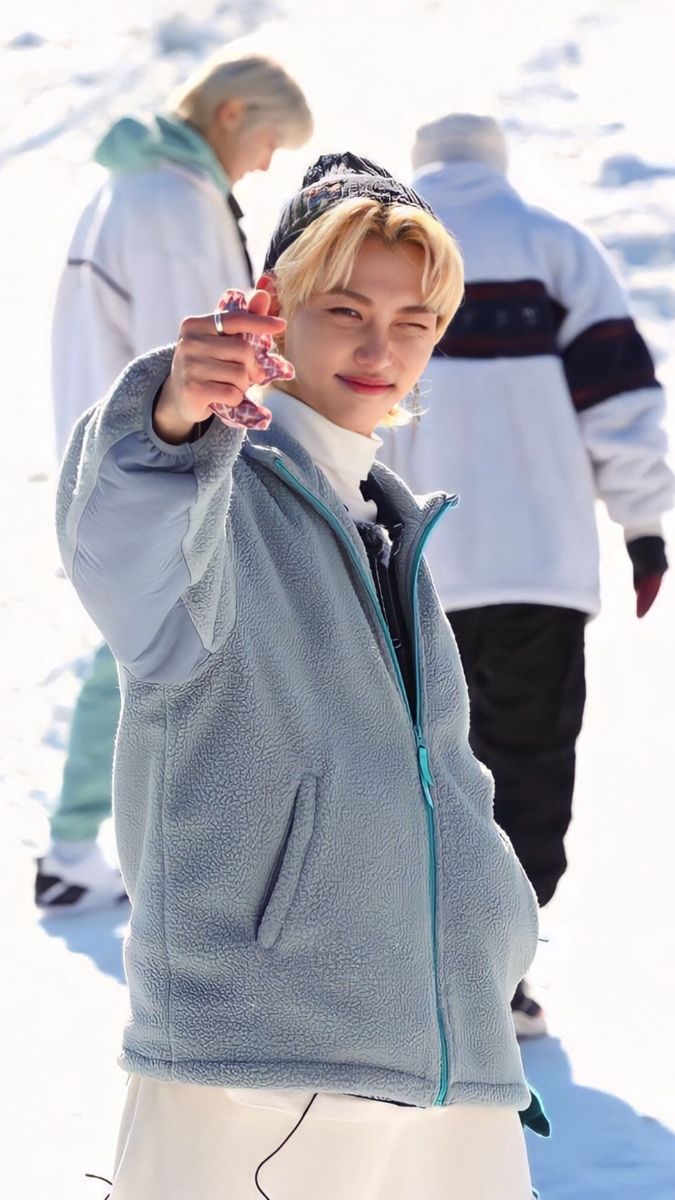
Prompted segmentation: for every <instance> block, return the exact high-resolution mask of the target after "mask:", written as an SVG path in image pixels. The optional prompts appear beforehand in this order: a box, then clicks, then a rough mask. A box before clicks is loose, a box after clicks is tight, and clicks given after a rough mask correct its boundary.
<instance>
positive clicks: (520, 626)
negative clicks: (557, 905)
mask: <svg viewBox="0 0 675 1200" xmlns="http://www.w3.org/2000/svg"><path fill="white" fill-rule="evenodd" d="M448 619H449V621H450V624H451V625H452V628H453V631H454V634H455V637H456V639H457V645H458V648H459V653H460V656H461V659H462V664H463V666H464V671H465V674H466V680H467V684H468V688H469V697H470V700H471V734H470V740H471V747H472V749H473V752H474V754H475V755H476V757H477V758H478V759H480V761H481V762H483V763H485V765H486V766H487V767H489V769H490V770H491V771H492V774H493V775H494V778H495V820H496V821H497V823H498V824H499V825H501V827H502V829H504V830H505V831H506V833H507V834H508V836H509V837H510V839H511V841H512V842H513V846H514V849H515V851H516V854H517V855H518V857H519V859H520V861H521V863H522V864H523V867H524V868H525V871H526V873H527V875H528V877H529V879H530V881H531V883H532V886H533V887H534V890H535V892H536V893H537V897H538V900H539V903H540V904H546V903H547V901H549V900H550V899H551V896H552V895H553V893H554V892H555V889H556V886H557V884H558V880H559V879H560V878H561V876H562V875H563V873H564V871H565V867H566V866H567V859H566V857H565V848H564V845H563V841H564V837H565V833H566V832H567V827H568V825H569V823H570V818H571V815H572V793H573V790H574V769H575V744H576V739H577V737H578V735H579V731H580V729H581V722H582V718H583V712H584V703H585V700H586V683H585V677H584V628H585V624H586V620H587V616H586V614H585V613H581V612H576V611H574V610H573V609H569V608H553V607H550V606H548V605H543V604H495V605H489V606H487V607H485V608H472V609H464V610H462V611H460V612H451V613H448Z"/></svg>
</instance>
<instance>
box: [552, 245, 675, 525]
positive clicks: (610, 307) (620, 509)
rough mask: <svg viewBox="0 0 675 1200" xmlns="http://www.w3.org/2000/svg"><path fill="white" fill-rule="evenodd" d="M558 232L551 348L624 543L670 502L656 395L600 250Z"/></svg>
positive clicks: (656, 521)
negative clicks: (555, 347)
mask: <svg viewBox="0 0 675 1200" xmlns="http://www.w3.org/2000/svg"><path fill="white" fill-rule="evenodd" d="M563 228H564V230H565V235H564V236H563V237H561V238H560V239H559V241H558V250H557V251H556V254H557V257H558V261H557V269H556V278H555V280H554V293H555V297H556V300H558V302H559V303H560V305H561V306H562V312H563V316H562V324H561V326H560V332H559V345H560V350H561V354H562V361H563V366H564V370H565V375H566V378H567V384H568V387H569V390H570V395H571V397H572V402H573V404H574V407H575V409H576V411H577V414H578V419H579V426H580V429H581V434H582V437H583V439H584V443H585V445H586V449H587V451H588V454H589V456H590V459H591V462H592V465H593V471H594V476H595V484H596V490H597V494H598V496H599V497H600V499H602V500H603V501H604V502H605V504H606V506H607V510H608V512H609V515H610V517H611V518H612V520H613V521H616V522H617V523H618V524H620V525H622V526H623V527H624V530H625V531H626V537H627V539H630V538H631V537H636V536H640V535H642V534H645V535H646V534H657V533H659V531H660V527H661V515H662V514H663V513H664V512H665V511H666V510H667V509H669V508H670V507H671V505H672V502H673V476H672V473H671V471H670V468H669V466H668V463H667V458H666V455H667V441H666V434H665V430H664V427H663V416H664V410H665V402H664V395H663V391H662V389H661V387H660V385H659V383H658V380H657V379H656V375H655V371H654V363H653V361H652V357H651V354H650V352H649V350H648V348H647V346H646V344H645V342H644V339H643V338H642V336H641V334H640V333H639V331H638V329H637V328H636V325H635V322H634V320H633V318H632V316H631V314H630V311H629V307H628V302H627V299H626V295H625V293H624V290H623V288H622V286H621V284H620V282H619V280H618V278H617V276H616V274H615V272H614V270H613V268H612V266H611V264H610V261H609V258H608V256H607V254H606V252H605V251H604V250H603V248H602V247H601V246H600V245H599V244H598V243H597V242H596V241H595V240H594V239H593V238H591V237H590V236H589V235H588V234H586V233H584V232H582V231H581V230H579V229H576V228H574V227H573V226H564V227H563Z"/></svg>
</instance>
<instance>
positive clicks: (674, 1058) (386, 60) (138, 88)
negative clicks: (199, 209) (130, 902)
mask: <svg viewBox="0 0 675 1200" xmlns="http://www.w3.org/2000/svg"><path fill="white" fill-rule="evenodd" d="M242 35H246V36H247V39H248V40H249V41H250V42H251V44H253V45H255V46H261V47H263V48H265V49H271V50H273V52H275V53H276V54H277V55H278V56H279V57H281V58H283V59H284V61H285V62H287V63H288V65H289V66H290V67H291V69H292V70H294V71H295V72H296V74H297V75H298V77H299V78H300V80H301V81H302V83H303V85H304V86H305V88H306V90H307V93H308V95H309V96H310V99H311V101H312V103H313V107H314V110H315V114H316V117H317V134H316V136H315V138H314V141H313V143H312V145H311V146H310V147H308V148H305V149H304V150H301V151H299V152H296V153H292V154H291V153H286V154H281V155H279V156H278V161H276V162H275V165H274V167H273V169H272V171H271V172H270V173H269V175H268V176H266V177H258V178H256V177H254V178H252V179H249V180H247V181H245V183H244V185H242V187H241V188H240V189H239V196H240V199H241V202H242V204H243V206H244V208H245V209H246V212H247V224H248V230H249V235H250V241H251V245H252V248H253V251H254V254H255V256H256V260H257V262H258V263H260V261H261V256H262V251H263V248H264V245H265V241H266V237H267V234H268V232H269V230H270V227H271V224H272V221H273V219H274V215H275V212H276V209H277V207H278V205H279V203H280V201H281V200H282V199H283V198H284V196H285V195H286V194H287V193H288V192H289V191H290V190H291V189H292V188H293V186H294V185H295V184H296V182H297V181H298V179H299V177H300V174H301V172H302V169H303V167H304V165H305V164H306V162H308V161H310V160H311V158H312V157H313V156H314V154H315V152H318V151H321V150H325V149H339V148H342V147H345V146H349V147H351V148H353V149H355V150H357V151H360V152H363V153H367V154H369V155H370V156H371V157H374V158H379V159H380V160H381V161H382V162H384V163H385V164H386V165H388V166H390V169H392V170H395V171H398V172H400V173H401V174H406V173H407V169H408V158H407V155H408V147H409V144H410V139H411V136H412V133H413V130H414V128H415V126H416V125H417V124H418V123H419V122H420V121H421V120H424V119H425V118H426V117H428V116H431V115H434V114H437V113H438V112H440V111H441V110H449V109H452V108H455V109H462V108H463V109H470V108H474V109H477V110H482V111H485V110H488V109H490V110H492V111H494V112H495V113H496V114H498V115H499V116H501V118H502V119H503V120H504V121H505V122H506V125H507V128H508V131H509V134H510V139H511V146H512V178H513V180H514V182H515V183H516V184H517V185H520V186H522V187H524V188H527V190H528V192H529V194H530V196H531V197H532V198H534V199H536V200H538V201H540V202H543V203H548V204H551V205H552V206H555V207H556V208H557V209H558V210H559V211H561V212H562V213H564V214H567V215H570V216H572V217H575V218H578V219H582V220H585V221H586V222H588V223H589V224H590V225H591V226H592V228H593V229H594V230H595V231H596V233H598V235H599V236H600V237H601V238H602V239H603V240H604V242H605V244H606V245H607V246H608V247H609V248H610V250H611V252H612V253H613V255H614V256H615V258H616V261H617V263H618V264H619V266H620V268H621V269H622V270H623V271H624V273H625V275H626V278H627V280H628V283H629V286H630V289H631V292H632V295H633V299H634V302H635V305H636V308H637V311H638V314H639V316H640V318H641V321H642V326H643V329H644V330H645V332H646V334H647V336H648V338H649V340H650V343H651V345H652V348H653V349H654V351H655V353H656V355H657V358H658V362H659V370H660V375H661V378H662V380H663V382H664V383H666V384H667V385H669V386H670V390H671V395H673V394H675V354H674V352H673V339H672V333H671V330H672V321H673V317H675V276H674V271H673V269H674V265H675V149H674V148H673V140H672V118H671V116H670V112H671V111H672V104H673V94H672V83H671V79H672V66H671V59H672V46H673V36H674V35H675V7H674V6H673V4H672V0H590V2H587V3H581V2H580V0H557V3H556V4H555V5H552V4H551V5H545V4H541V2H540V0H536V2H535V0H511V3H510V4H504V3H503V2H502V0H475V2H474V4H472V5H470V6H467V5H460V4H459V3H456V2H453V0H406V2H405V3H399V2H398V0H388V2H387V3H380V2H379V0H342V2H341V3H340V5H339V6H335V8H333V6H329V5H321V4H317V3H316V2H315V0H287V2H286V3H284V0H192V3H191V4H190V5H189V6H185V8H184V10H183V11H181V10H180V9H179V8H178V6H177V5H174V4H172V3H171V2H170V0H156V2H155V3H152V2H151V0H146V2H145V3H143V2H142V0H133V2H131V0H116V3H115V5H114V6H113V5H112V4H111V5H104V6H102V5H92V4H88V3H85V2H84V0H82V2H80V0H52V3H51V4H50V5H49V6H47V5H46V4H43V3H38V2H37V0H35V2H31V0H27V2H26V3H24V4H21V5H19V4H18V3H16V0H14V2H13V3H12V4H10V5H9V6H7V5H5V6H4V13H3V16H2V17H0V99H1V101H2V111H3V114H4V120H3V123H2V130H1V132H0V167H1V172H0V200H1V204H2V208H1V211H2V223H1V225H0V259H1V261H2V263H3V268H4V271H3V275H4V279H5V283H4V286H3V291H2V298H1V300H0V330H1V331H2V338H3V349H2V369H3V377H2V384H1V385H0V388H1V390H0V395H1V397H2V410H3V417H4V434H5V436H4V438H3V440H2V448H1V450H0V454H1V456H2V459H1V464H2V470H1V474H0V480H1V486H2V489H3V495H2V512H3V522H2V527H3V538H4V544H3V551H2V569H3V585H2V592H1V596H0V605H1V609H0V611H1V613H2V622H1V626H0V629H1V633H0V636H1V637H2V644H1V645H0V654H1V659H0V661H2V664H3V667H4V676H5V678H6V680H7V689H6V691H5V692H4V695H3V705H4V708H3V713H2V731H3V732H2V751H1V753H2V766H1V768H0V786H1V788H2V792H1V795H0V881H1V883H0V888H1V889H2V890H1V893H0V913H1V914H2V918H1V922H0V961H1V962H2V971H3V974H2V984H1V985H0V1037H1V1038H2V1047H3V1053H2V1062H3V1067H4V1072H3V1074H4V1079H3V1084H4V1086H3V1087H2V1088H1V1089H0V1162H1V1163H2V1167H1V1173H0V1178H1V1179H2V1194H3V1195H6V1196H8V1197H12V1200H14V1198H15V1197H17V1198H18V1197H21V1198H22V1200H24V1198H25V1200H52V1198H54V1200H80V1197H82V1200H86V1198H87V1197H88V1198H89V1200H99V1198H100V1197H101V1196H103V1195H104V1194H105V1191H106V1189H105V1187H104V1185H103V1184H100V1183H96V1182H95V1181H91V1180H85V1179H84V1172H85V1171H91V1172H96V1173H99V1174H101V1175H108V1174H109V1173H110V1165H111V1157H112V1149H113V1143H114V1134H115V1126H116V1123H117V1118H118V1113H119V1109H120V1105H121V1103H122V1100H123V1090H124V1080H123V1078H122V1077H121V1075H120V1073H119V1071H118V1069H117V1068H116V1066H115V1063H114V1058H115V1053H116V1049H117V1044H118V1038H119V1029H120V1023H121V1021H122V1019H123V1017H124V1011H125V998H124V988H123V983H122V976H121V965H120V950H121V938H122V936H123V932H124V930H123V924H124V922H123V918H122V917H120V916H119V915H115V914H103V915H98V916H90V917H88V918H87V917H82V918H80V919H74V920H71V921H66V920H65V919H61V921H55V922H52V924H51V925H50V926H49V927H47V926H46V925H43V924H41V923H40V922H39V921H38V920H37V919H36V915H35V911H34V909H33V906H32V901H31V888H32V870H33V869H32V856H33V854H34V852H35V849H36V847H38V846H39V845H40V843H41V842H42V840H43V839H44V837H45V834H46V815H45V814H46V811H47V808H48V806H49V804H50V803H51V802H52V801H53V799H54V797H55V795H56V793H57V790H58V783H59V774H60V770H61V768H62V763H63V747H64V738H65V736H66V732H67V723H68V716H69V712H70V709H71V706H72V702H73V698H74V696H75V693H76V690H77V684H78V677H79V675H80V674H81V672H82V670H83V667H84V664H85V662H86V656H87V653H88V651H89V650H90V648H91V646H92V645H93V644H94V642H95V636H96V635H95V632H94V630H93V629H92V628H91V626H90V624H89V622H88V621H87V619H86V618H85V617H84V616H83V614H82V612H81V610H80V609H79V606H78V604H77V602H76V600H75V599H74V596H73V594H72V592H71V590H70V587H69V585H68V584H67V583H66V582H65V581H64V580H63V578H62V577H61V576H60V575H59V573H58V570H57V566H58V563H57V555H56V548H55V543H54V537H53V533H52V515H51V514H52V506H53V491H54V475H55V469H54V464H53V461H52V450H51V426H50V415H49V397H48V339H49V322H50V314H51V305H52V302H53V295H54V289H55V285H56V279H57V275H58V271H59V268H60V264H61V262H62V259H63V256H64V253H65V249H66V246H67V241H68V238H69V236H70V232H71V229H72V226H73V223H74V221H75V218H76V216H77V215H78V212H79V209H80V207H81V205H82V203H83V201H84V199H85V198H86V196H87V195H88V193H89V192H90V190H91V189H92V188H93V186H94V185H95V183H96V181H97V179H98V174H97V168H95V167H92V166H91V165H90V164H89V163H88V158H89V154H90V151H91V148H92V145H93V143H94V141H95V139H96V138H97V137H98V136H99V135H100V134H101V133H102V132H103V131H104V129H105V128H106V127H107V125H108V123H109V122H110V120H111V119H112V118H114V117H116V116H118V115H121V114H122V113H124V112H128V111H136V110H138V109H139V108H143V107H152V106H155V105H157V104H159V103H160V102H161V100H162V98H163V96H164V95H165V94H166V93H167V91H168V90H169V88H170V87H171V86H172V84H173V83H174V82H177V81H178V80H179V79H181V78H182V77H183V76H184V75H185V74H186V73H187V71H188V70H189V69H190V68H191V67H192V65H193V64H194V63H195V62H197V61H198V59H199V58H200V57H201V56H202V55H203V54H204V53H205V52H207V51H209V50H211V49H213V48H215V47H216V46H217V45H219V44H220V43H221V42H223V41H225V40H229V39H231V38H234V37H239V36H242ZM671 425H672V418H671ZM669 532H670V535H671V546H675V536H673V535H674V534H675V524H674V523H673V521H672V520H671V521H670V522H669ZM602 546H603V563H602V570H603V591H604V610H603V613H602V615H601V617H600V618H599V619H598V620H597V621H596V622H594V624H593V625H592V627H591V628H590V630H589V636H588V642H589V656H588V676H589V706H588V713H587V718H586V723H585V728H584V732H583V735H582V738H581V743H580V756H579V758H580V761H579V783H578V792H577V802H576V819H575V821H574V825H573V828H572V831H571V834H570V838H569V857H570V870H569V872H568V874H567V876H566V877H565V879H564V881H563V883H562V885H561V887H560V889H559V894H558V896H557V897H556V899H555V901H554V902H553V903H552V904H551V906H550V907H549V909H548V910H547V911H546V913H545V917H544V933H545V935H546V936H547V938H548V941H547V942H545V943H543V944H542V948H541V954H540V960H539V962H538V965H537V982H538V985H539V988H540V992H541V995H542V997H543V999H544V1001H545V1003H546V1006H547V1009H548V1012H549V1014H550V1024H551V1028H552V1032H553V1036H552V1037H551V1038H549V1039H547V1040H544V1041H541V1042H539V1043H537V1044H533V1045H531V1046H530V1047H528V1048H527V1050H526V1063H527V1068H528V1071H529V1073H530V1076H531V1078H532V1081H533V1082H534V1083H535V1084H536V1085H537V1086H538V1087H539V1088H540V1090H541V1091H542V1093H543V1095H544V1097H545V1099H546V1101H547V1104H548V1107H549V1109H550V1112H551V1115H552V1118H553V1122H554V1131H555V1136H554V1138H553V1139H552V1140H551V1141H550V1142H548V1143H546V1142H541V1141H538V1140H537V1139H533V1140H532V1142H531V1155H532V1162H533V1170H534V1175H535V1181H536V1183H537V1186H538V1187H539V1188H540V1190H541V1193H542V1197H543V1200H572V1198H574V1200H643V1198H644V1200H647V1198H649V1200H672V1198H673V1197H674V1196H675V1086H674V1084H673V1078H674V1076H675V1037H674V1034H673V1026H674V1024H675V1022H674V1021H673V1002H674V999H675V967H674V964H675V944H674V937H673V909H672V887H671V877H672V872H673V851H672V847H673V839H674V835H675V815H674V813H675V805H674V804H673V796H672V792H673V786H672V782H671V780H672V771H671V769H670V761H669V755H670V751H671V749H672V742H673V715H674V709H675V705H674V704H673V700H672V690H673V684H672V677H673V664H674V662H675V655H674V652H675V621H674V620H673V617H674V616H675V585H674V584H673V582H672V580H670V579H668V580H667V582H666V585H665V586H664V589H663V591H662V595H661V597H660V598H659V601H658V604H657V606H656V607H655V609H654V610H653V612H652V613H651V614H650V615H649V617H648V618H647V619H646V620H645V621H644V622H642V623H640V624H638V622H637V621H636V619H635V617H634V615H633V611H632V607H633V598H632V593H631V586H630V572H629V566H628V560H627V558H626V556H625V551H624V550H623V546H622V544H621V537H620V534H619V533H618V531H617V530H616V529H614V528H612V527H610V526H609V523H608V522H607V521H606V520H605V519H604V518H603V519H602ZM674 553H675V552H674ZM495 1200H498V1198H495Z"/></svg>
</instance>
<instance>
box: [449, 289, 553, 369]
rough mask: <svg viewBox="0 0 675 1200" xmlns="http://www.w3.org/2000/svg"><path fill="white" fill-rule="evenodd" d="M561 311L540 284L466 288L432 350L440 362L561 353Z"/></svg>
mask: <svg viewBox="0 0 675 1200" xmlns="http://www.w3.org/2000/svg"><path fill="white" fill-rule="evenodd" d="M564 317H565V309H564V308H563V306H562V305H561V304H558V303H557V301H555V300H553V298H552V297H551V296H549V294H548V292H547V291H546V288H545V287H544V284H543V283H541V281H540V280H539V279H516V280H503V281H496V282H493V283H487V282H485V283H468V284H467V285H466V290H465V293H464V300H463V302H462V304H461V307H460V308H459V311H458V312H457V315H456V316H455V317H454V318H453V320H452V321H451V322H450V327H449V328H448V329H447V330H446V332H445V334H444V335H443V337H442V338H441V341H440V342H439V343H438V345H437V346H436V348H435V350H434V354H435V355H438V356H440V357H442V358H530V357H532V356H533V355H538V354H555V355H558V354H559V353H560V350H559V347H558V342H557V335H558V330H559V329H560V326H561V324H562V322H563V320H564Z"/></svg>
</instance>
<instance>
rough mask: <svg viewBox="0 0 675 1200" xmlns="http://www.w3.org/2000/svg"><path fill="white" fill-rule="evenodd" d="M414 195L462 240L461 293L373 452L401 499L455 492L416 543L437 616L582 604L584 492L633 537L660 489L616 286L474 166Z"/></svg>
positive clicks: (648, 411)
mask: <svg viewBox="0 0 675 1200" xmlns="http://www.w3.org/2000/svg"><path fill="white" fill-rule="evenodd" d="M415 187H416V188H417V190H418V191H419V192H420V193H421V194H422V195H423V196H424V197H425V199H426V200H428V201H429V202H430V203H431V205H432V206H433V207H434V209H435V211H436V212H437V213H438V215H439V217H440V218H441V219H442V220H443V222H444V224H445V225H446V226H447V228H449V229H450V230H451V232H452V233H453V234H454V235H455V237H456V238H457V240H458V242H459V244H460V247H461V250H462V254H463V257H464V261H465V270H466V283H467V288H466V297H465V301H464V304H463V305H462V307H461V308H460V311H459V313H458V314H457V317H456V318H455V319H454V321H453V322H452V324H451V326H450V330H449V331H448V333H447V334H446V336H445V337H444V339H443V341H442V342H441V344H440V346H439V347H438V351H437V353H436V354H435V355H434V357H433V358H432V360H431V362H430V364H429V367H428V369H427V371H426V372H425V376H424V379H423V381H422V382H423V409H424V413H423V415H422V416H421V418H419V419H415V421H414V422H413V423H412V424H411V425H410V426H408V427H406V428H403V429H397V430H394V431H388V432H387V434H386V436H385V442H384V446H383V447H382V449H381V451H380V452H379V454H378V457H379V458H382V459H383V460H384V461H385V462H386V463H388V464H389V465H390V466H392V467H393V469H394V470H395V471H396V472H397V473H398V474H399V475H401V476H402V477H403V478H404V479H405V480H406V482H407V483H408V484H409V486H410V487H411V488H412V490H413V491H415V492H418V493H426V492H429V491H433V490H435V489H437V488H442V489H444V490H446V491H451V492H458V493H459V495H460V506H459V508H458V510H457V512H456V513H455V515H454V518H453V521H452V522H447V523H446V525H445V526H442V527H441V528H440V529H439V530H438V531H437V532H436V533H435V534H434V535H433V537H432V539H431V541H430V543H429V546H428V550H427V558H428V560H429V563H430V566H431V570H432V573H433V576H434V580H435V583H436V586H437V588H438V591H439V594H440V597H441V601H442V603H443V606H444V608H445V609H446V611H451V610H458V609H463V608H474V607H480V606H483V605H489V604H498V603H539V604H551V605H557V606H561V607H567V608H574V609H579V610H581V611H583V612H587V613H591V614H595V613H597V611H598V610H599V607H600V596H599V567H598V559H599V555H598V537H597V527H596V515H595V500H596V499H600V500H602V501H604V503H605V504H606V506H607V510H608V512H609V515H610V517H611V518H612V520H614V521H616V522H618V523H619V524H620V525H622V526H623V528H624V530H625V534H626V539H627V540H630V539H631V538H635V537H639V536H642V535H647V534H658V533H660V531H661V515H662V514H663V513H664V512H665V511H666V510H667V509H668V508H669V507H670V506H671V504H672V497H673V476H672V473H671V471H670V469H669V467H668V465H667V461H666V450H667V447H666V436H665V433H664V430H663V427H662V418H663V411H664V396H663V392H662V389H661V388H660V386H659V385H658V382H657V380H656V378H655V375H654V368H653V364H652V361H651V358H650V355H649V351H648V350H647V347H646V346H645V343H644V341H643V340H642V338H641V337H640V335H639V333H638V331H637V330H636V328H635V325H634V323H633V321H632V319H631V315H630V312H629V308H628V303H627V299H626V296H625V293H624V290H623V288H622V287H621V284H620V283H619V281H618V280H617V277H616V275H615V273H614V271H613V269H612V267H611V265H610V263H609V260H608V257H607V255H606V253H605V252H604V250H603V249H602V248H601V246H600V245H599V244H598V243H597V241H595V240H594V239H593V238H592V237H591V236H589V234H587V233H586V232H584V231H582V230H581V229H579V228H577V227H575V226H573V225H571V224H569V223H567V222H565V221H563V220H560V219H559V218H557V217H555V216H553V215H552V214H550V213H548V212H545V211H543V210H540V209H535V208H531V207H529V206H528V205H526V204H525V203H524V201H523V200H522V199H521V198H520V196H519V195H518V194H517V193H516V191H515V190H514V189H513V188H512V187H511V186H510V185H509V183H508V182H507V180H506V179H505V178H504V177H503V176H502V175H501V174H500V173H499V172H497V171H495V170H494V169H492V168H491V167H488V166H487V165H486V164H484V163H478V162H455V163H452V164H449V163H445V164H440V163H435V164H432V165H431V166H427V167H425V168H423V169H422V170H421V171H420V172H419V173H418V175H417V177H416V179H415ZM626 561H627V573H628V571H629V570H630V567H629V564H628V560H626ZM628 578H630V577H629V576H628Z"/></svg>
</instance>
